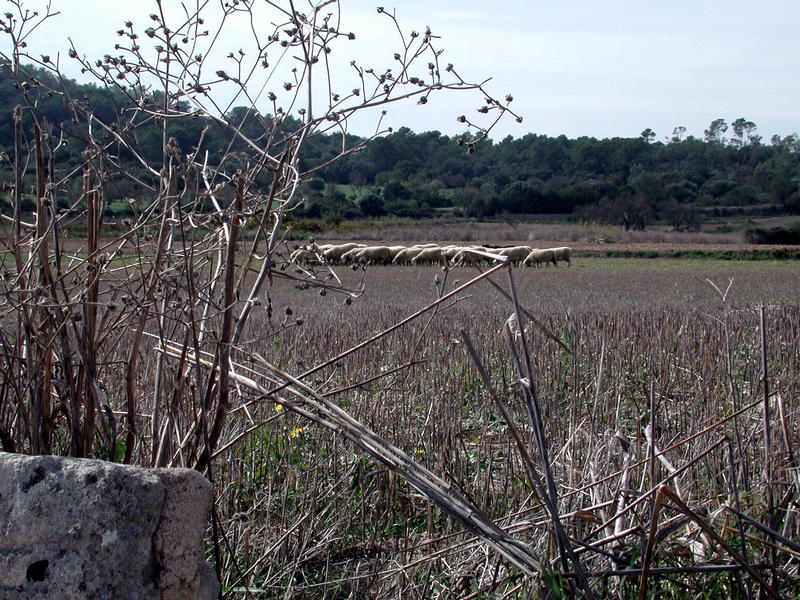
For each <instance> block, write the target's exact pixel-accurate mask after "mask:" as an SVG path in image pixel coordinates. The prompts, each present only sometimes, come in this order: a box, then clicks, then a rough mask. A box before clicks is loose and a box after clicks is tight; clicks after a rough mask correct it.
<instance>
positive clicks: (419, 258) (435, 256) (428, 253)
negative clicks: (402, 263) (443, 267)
mask: <svg viewBox="0 0 800 600" xmlns="http://www.w3.org/2000/svg"><path fill="white" fill-rule="evenodd" d="M446 260H447V259H446V258H445V255H444V252H443V249H442V248H423V249H422V250H421V251H420V253H419V254H417V255H416V256H415V257H414V258H412V259H411V264H412V265H419V264H422V263H431V264H433V263H442V264H444V263H445V261H446Z"/></svg>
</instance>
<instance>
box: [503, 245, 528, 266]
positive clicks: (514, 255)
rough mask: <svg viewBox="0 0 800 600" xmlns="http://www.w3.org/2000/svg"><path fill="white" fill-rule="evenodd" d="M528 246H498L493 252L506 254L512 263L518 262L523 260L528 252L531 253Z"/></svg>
mask: <svg viewBox="0 0 800 600" xmlns="http://www.w3.org/2000/svg"><path fill="white" fill-rule="evenodd" d="M531 250H533V248H531V247H530V246H510V247H508V248H500V249H499V250H497V251H496V252H495V254H499V255H500V256H507V257H508V260H510V261H511V262H512V263H514V264H520V263H522V261H523V260H525V259H526V258H527V257H528V254H530V253H531Z"/></svg>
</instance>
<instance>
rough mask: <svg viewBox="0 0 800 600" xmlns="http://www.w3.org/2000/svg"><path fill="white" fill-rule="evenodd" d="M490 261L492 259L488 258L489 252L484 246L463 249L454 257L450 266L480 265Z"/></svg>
mask: <svg viewBox="0 0 800 600" xmlns="http://www.w3.org/2000/svg"><path fill="white" fill-rule="evenodd" d="M488 254H491V253H488ZM489 259H490V257H489V256H487V250H486V248H484V247H483V246H469V247H467V248H461V250H459V252H457V253H456V255H455V256H453V258H452V260H451V261H450V264H451V265H452V266H454V267H460V266H467V265H479V264H481V263H484V262H488V261H489Z"/></svg>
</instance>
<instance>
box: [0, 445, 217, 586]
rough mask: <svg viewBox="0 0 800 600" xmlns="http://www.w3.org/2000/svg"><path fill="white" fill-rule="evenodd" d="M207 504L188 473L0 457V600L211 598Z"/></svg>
mask: <svg viewBox="0 0 800 600" xmlns="http://www.w3.org/2000/svg"><path fill="white" fill-rule="evenodd" d="M210 507H211V485H210V483H209V482H208V481H207V480H206V479H205V478H204V477H203V476H202V475H201V474H200V473H198V472H197V471H193V470H189V469H143V468H137V467H130V466H124V465H118V464H114V463H107V462H102V461H96V460H82V459H70V458H59V457H55V456H23V455H18V454H5V453H0V600H12V599H13V600H22V599H25V600H38V599H48V600H49V599H53V600H56V599H58V600H66V599H76V600H78V599H80V600H89V599H98V600H100V599H102V600H105V599H108V600H151V599H152V600H177V599H179V598H180V599H182V600H184V599H185V600H192V599H195V598H198V597H199V596H200V595H201V594H202V596H203V597H216V593H217V589H218V584H216V585H217V588H215V589H213V590H209V589H208V588H209V586H211V587H213V586H214V585H215V582H213V581H209V577H208V568H207V567H201V564H202V562H203V560H202V559H203V538H204V537H205V533H206V526H207V523H208V515H209V510H210ZM214 579H215V578H214ZM201 581H202V582H205V583H204V584H203V585H201ZM201 588H204V589H202V590H201ZM210 594H213V595H210Z"/></svg>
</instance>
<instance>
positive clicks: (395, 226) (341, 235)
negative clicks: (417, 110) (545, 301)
mask: <svg viewBox="0 0 800 600" xmlns="http://www.w3.org/2000/svg"><path fill="white" fill-rule="evenodd" d="M320 237H324V238H326V239H330V240H350V239H353V238H357V239H361V240H364V241H365V242H377V241H380V242H389V241H395V242H398V243H406V242H418V241H419V240H426V241H434V242H471V243H475V244H500V245H512V244H513V243H529V242H536V245H539V246H541V247H543V248H545V247H548V246H550V245H553V246H559V245H563V244H564V243H570V244H574V245H577V246H579V247H583V246H584V245H590V246H594V245H598V244H600V245H603V246H606V245H614V244H625V245H629V244H637V245H641V244H675V245H678V246H682V247H686V246H708V245H717V246H730V245H734V244H741V243H743V241H744V237H743V234H742V232H741V231H735V232H709V231H694V232H686V231H672V230H671V228H669V227H651V228H650V229H648V230H646V231H632V230H631V231H625V230H624V229H623V228H622V227H615V226H601V225H582V224H572V223H518V222H516V223H515V222H511V221H506V222H447V221H437V220H429V221H423V222H419V221H414V222H403V221H391V220H386V221H382V222H377V223H375V225H373V226H369V225H363V224H362V225H359V227H358V228H357V229H353V228H352V227H342V228H341V229H340V230H336V231H326V232H325V233H322V234H320Z"/></svg>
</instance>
